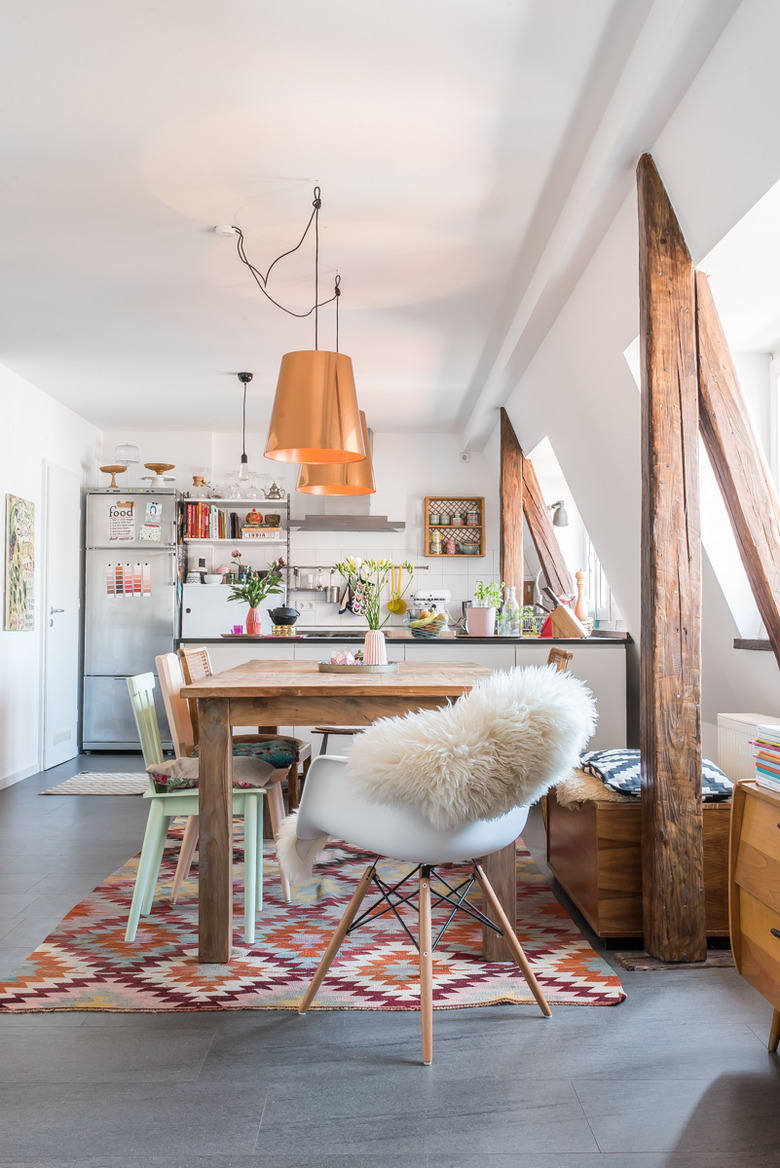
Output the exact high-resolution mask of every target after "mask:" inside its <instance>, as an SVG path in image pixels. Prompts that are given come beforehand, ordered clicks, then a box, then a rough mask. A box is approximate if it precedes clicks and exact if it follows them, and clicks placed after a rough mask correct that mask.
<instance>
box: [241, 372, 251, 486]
mask: <svg viewBox="0 0 780 1168" xmlns="http://www.w3.org/2000/svg"><path fill="white" fill-rule="evenodd" d="M237 376H238V380H239V381H240V382H242V383H243V386H244V404H243V407H242V411H241V462H242V464H243V463H247V462H249V459H248V458H247V456H246V387H247V386H248V385H249V382H250V381H251V380H252V378H253V377H254V374H253V373H239V374H238V375H237Z"/></svg>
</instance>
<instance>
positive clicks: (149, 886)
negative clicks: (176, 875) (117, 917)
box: [139, 815, 173, 917]
mask: <svg viewBox="0 0 780 1168" xmlns="http://www.w3.org/2000/svg"><path fill="white" fill-rule="evenodd" d="M172 819H173V816H172V815H161V819H160V822H159V824H157V823H156V824H155V842H154V851H153V853H152V855H151V857H150V860H149V867H148V877H147V881H146V887H145V889H144V898H143V901H142V902H141V915H142V916H145V917H148V916H149V913H150V912H151V911H152V904H153V903H154V894H155V891H156V889H157V881H158V880H159V878H160V868H161V867H162V861H163V852H164V851H165V841H166V839H167V838H168V828H169V827H170V825H171V820H172ZM144 842H146V841H145V838H144ZM139 867H140V865H139Z"/></svg>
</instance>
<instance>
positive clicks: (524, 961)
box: [474, 864, 552, 1018]
mask: <svg viewBox="0 0 780 1168" xmlns="http://www.w3.org/2000/svg"><path fill="white" fill-rule="evenodd" d="M474 875H475V876H476V877H477V880H478V881H479V885H480V887H481V889H482V892H483V895H484V897H485V901H486V903H488V904H490V907H491V908H492V910H493V913H494V914H495V919H496V920H497V921H498V923H499V925H500V926H501V928H502V929H503V931H504V940H505V941H506V943H507V945H508V947H509V949H510V950H511V952H512V956H513V957H514V959H515V961H516V962H517V964H518V966H519V967H520V970H521V972H522V974H523V977H524V978H525V980H526V981H527V982H528V986H529V989H530V990H531V993H532V994H533V996H534V997H535V998H536V1001H537V1003H538V1005H539V1008H540V1009H541V1011H542V1013H543V1014H544V1015H546V1017H548V1018H549V1017H550V1014H551V1013H552V1011H551V1009H550V1007H549V1005H548V1002H547V999H546V998H545V996H544V994H543V993H542V989H541V986H540V985H539V982H538V981H537V980H536V977H535V976H534V971H533V970H532V969H531V966H530V965H529V964H528V958H527V957H526V955H525V953H524V952H523V948H522V946H521V944H520V942H519V941H518V939H517V934H516V933H515V931H514V929H513V928H512V926H511V925H510V923H509V920H508V919H507V915H506V913H505V912H504V910H503V908H502V907H501V902H500V900H499V899H498V897H497V896H496V894H495V892H494V891H493V885H492V884H491V883H490V881H489V880H488V878H487V876H486V875H485V873H484V872H483V870H482V868H481V867H480V865H479V864H475V865H474Z"/></svg>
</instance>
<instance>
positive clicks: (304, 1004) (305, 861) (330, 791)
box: [282, 755, 550, 1065]
mask: <svg viewBox="0 0 780 1168" xmlns="http://www.w3.org/2000/svg"><path fill="white" fill-rule="evenodd" d="M346 765H347V760H346V759H345V758H340V757H336V756H328V755H321V756H320V757H319V758H316V759H315V760H314V761H313V762H312V765H311V769H310V770H309V775H308V779H307V781H306V785H305V787H304V789H303V794H302V797H301V804H300V808H299V811H298V814H297V817H296V819H295V821H294V822H295V838H294V840H291V839H288V840H286V842H285V849H284V850H286V851H287V856H288V865H289V868H290V872H291V874H292V872H293V870H294V868H295V866H296V864H298V863H300V866H301V869H302V870H305V869H306V867H307V866H308V865H310V864H311V862H312V857H313V854H314V853H315V852H317V851H318V850H319V848H320V847H321V846H322V843H323V837H324V836H334V837H336V838H337V839H341V840H345V841H346V842H347V843H349V844H352V845H353V846H355V847H358V848H361V849H363V850H365V851H367V852H371V853H374V854H375V856H376V857H377V858H376V860H374V861H373V862H372V863H371V864H369V865H368V867H367V868H366V870H365V872H364V873H363V876H362V877H361V880H360V882H359V884H358V886H357V888H356V890H355V893H354V895H353V897H352V899H351V900H350V902H349V905H348V906H347V910H346V912H345V913H344V916H343V917H342V919H341V922H340V924H339V926H338V928H337V930H336V932H335V933H334V935H333V937H332V939H331V941H330V944H329V945H328V948H327V950H326V951H325V954H324V956H323V958H322V960H321V962H320V964H319V967H318V969H317V972H316V973H315V975H314V978H313V979H312V982H311V985H310V986H309V988H308V990H307V991H306V994H305V995H304V997H303V1000H302V1001H301V1004H300V1007H299V1013H301V1014H305V1013H306V1011H307V1010H308V1008H309V1006H310V1005H311V1003H312V1002H313V1000H314V997H315V995H316V993H317V990H318V989H319V987H320V985H321V984H322V981H323V979H324V978H325V976H326V974H327V972H328V969H329V968H330V966H331V963H332V962H333V960H334V958H335V956H336V954H337V952H338V950H339V948H340V946H341V943H342V941H343V940H344V938H345V937H346V935H347V933H348V932H349V931H350V929H351V928H352V927H353V925H354V927H357V926H358V925H359V924H360V920H359V921H358V922H357V923H355V918H356V916H357V913H358V909H359V908H360V905H361V903H362V901H363V899H364V898H365V896H366V894H367V893H368V891H369V888H370V887H371V885H372V884H374V885H376V887H377V888H378V889H379V892H380V900H381V901H384V902H385V903H386V904H387V905H389V906H393V905H396V906H397V905H398V904H399V903H403V904H408V903H409V900H410V893H409V891H408V889H406V888H402V887H401V884H399V885H396V886H395V888H388V886H387V884H386V883H385V882H384V881H382V880H381V879H380V880H378V879H377V876H376V866H377V862H378V861H379V860H380V859H381V858H382V857H387V858H392V859H394V860H401V861H406V862H408V863H410V864H412V865H414V871H413V872H412V874H411V875H414V873H415V872H417V873H418V881H417V883H418V902H417V903H418V911H419V931H418V942H417V944H418V948H419V967H420V1010H421V1015H422V1048H423V1063H424V1064H425V1065H428V1064H430V1062H431V1061H432V1059H433V985H432V949H433V946H434V942H433V939H432V927H431V907H432V906H431V877H432V876H433V875H434V871H433V870H434V868H435V867H437V866H438V865H446V864H450V863H455V864H462V863H464V862H468V863H470V865H471V874H470V877H469V879H468V881H466V884H467V885H468V887H470V885H471V883H473V881H475V880H476V882H477V883H478V884H479V886H480V887H481V889H482V893H483V897H484V904H485V906H489V907H490V909H491V910H492V912H493V914H494V915H495V919H496V920H497V921H499V922H500V928H498V929H497V931H498V932H500V933H502V934H503V936H504V939H505V941H506V944H507V946H508V947H509V949H510V951H511V953H512V956H513V957H514V959H515V961H516V962H517V965H518V966H519V968H520V970H521V972H522V974H523V976H524V978H525V980H526V981H527V983H528V985H529V987H530V989H531V992H532V993H533V996H534V998H535V999H536V1001H537V1003H538V1004H539V1006H540V1008H541V1010H542V1012H543V1014H545V1015H547V1016H549V1015H550V1007H549V1005H548V1004H547V1001H546V999H545V997H544V994H543V993H542V990H541V989H540V987H539V983H538V982H537V980H536V977H535V976H534V973H533V970H532V969H531V967H530V965H529V963H528V959H527V958H526V956H525V953H524V952H523V950H522V948H521V946H520V942H519V941H518V939H517V936H516V934H515V932H514V930H513V928H512V926H511V925H510V923H509V921H508V919H507V917H506V915H505V913H504V911H503V909H502V908H501V904H500V902H499V900H498V898H497V897H496V894H495V892H494V890H493V888H492V886H491V884H490V882H489V880H488V879H487V877H486V875H485V872H484V870H483V868H482V865H481V858H482V857H484V856H487V855H490V854H491V853H492V852H495V851H498V850H499V849H500V848H503V847H505V846H506V845H507V844H510V843H512V842H514V841H515V840H516V839H517V837H518V836H519V835H520V833H521V831H522V829H523V827H524V826H525V822H526V819H527V816H528V808H527V807H524V806H523V807H514V808H512V809H511V810H510V811H508V812H507V813H506V814H504V815H499V816H498V817H497V818H495V819H489V820H488V819H477V820H474V821H472V822H470V823H467V824H465V825H464V826H461V827H454V828H437V827H434V826H433V825H432V824H431V823H430V821H429V820H428V819H426V818H425V816H424V815H423V814H422V813H421V812H420V811H419V810H417V809H416V808H415V807H413V806H401V807H390V806H386V805H384V804H379V803H377V802H375V801H372V800H371V799H369V798H367V796H366V795H365V793H364V791H363V790H362V789H361V786H360V784H359V783H358V782H357V781H356V780H355V778H353V777H352V776H351V775H350V773H349V772H348V771H347V769H346ZM282 862H284V855H283V856H282ZM406 879H407V880H408V879H409V877H407V878H406ZM439 879H440V880H441V877H439ZM449 882H450V878H448V879H447V880H446V881H445V885H446V887H447V888H448V891H445V892H440V891H439V888H438V887H437V889H436V890H435V891H434V897H435V904H438V903H441V902H442V901H445V900H446V901H447V903H448V904H449V905H450V906H451V907H452V909H453V910H455V909H456V908H457V907H462V909H463V911H466V912H468V913H469V914H470V915H471V916H477V917H478V919H480V920H482V921H483V922H484V921H486V920H487V918H485V917H484V916H483V914H481V913H480V910H479V909H478V908H477V907H476V906H474V905H473V904H471V903H465V898H466V893H467V890H468V889H467V888H465V889H464V887H463V886H462V885H461V886H459V887H458V888H456V889H452V888H450V887H449ZM402 883H405V881H404V882H402ZM394 911H395V910H394ZM363 915H364V916H368V915H370V912H369V913H365V914H363ZM396 915H398V913H397V912H396ZM453 915H454V911H453ZM361 920H362V917H361ZM487 923H488V924H489V925H490V927H492V928H496V926H495V925H494V924H493V922H492V921H490V920H487ZM407 931H408V930H407ZM410 936H411V933H410ZM439 936H441V934H439ZM412 939H414V938H412ZM437 940H438V938H437Z"/></svg>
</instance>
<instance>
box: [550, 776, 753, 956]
mask: <svg viewBox="0 0 780 1168" xmlns="http://www.w3.org/2000/svg"><path fill="white" fill-rule="evenodd" d="M576 776H577V779H578V781H579V780H583V786H585V783H588V784H589V785H590V786H591V789H592V790H593V791H594V793H595V794H596V795H599V794H600V793H601V791H605V788H604V787H603V784H602V783H601V781H600V780H599V779H596V778H594V777H593V776H592V775H585V774H584V772H582V771H577V772H576ZM605 794H606V796H609V794H610V792H606V791H605ZM546 802H547V808H546V828H547V863H548V865H549V868H550V871H551V872H552V874H553V875H554V876H555V879H556V880H557V881H558V884H559V885H560V886H561V888H562V889H563V891H564V892H565V893H566V895H567V896H568V897H569V898H570V900H572V901H573V903H574V904H575V905H576V907H577V908H578V909H579V911H580V912H581V913H582V915H583V917H584V918H585V920H586V921H587V922H588V924H589V925H590V927H591V928H592V929H593V931H594V932H595V933H596V934H597V936H599V937H604V938H607V937H641V936H642V857H641V839H642V807H641V803H640V800H639V799H636V798H632V799H631V800H630V801H629V800H628V798H627V797H620V796H618V797H617V798H615V797H614V796H613V798H608V797H605V798H599V797H596V798H586V799H585V800H584V801H583V802H579V803H572V804H570V805H568V806H564V805H562V803H561V802H559V799H558V797H557V795H556V792H555V790H552V791H550V792H549V794H548V795H547V800H546ZM730 812H731V801H730V800H729V801H728V802H724V803H704V804H702V815H703V832H704V893H705V917H706V929H707V936H709V937H727V936H728V935H729V916H728V849H729V816H730Z"/></svg>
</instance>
